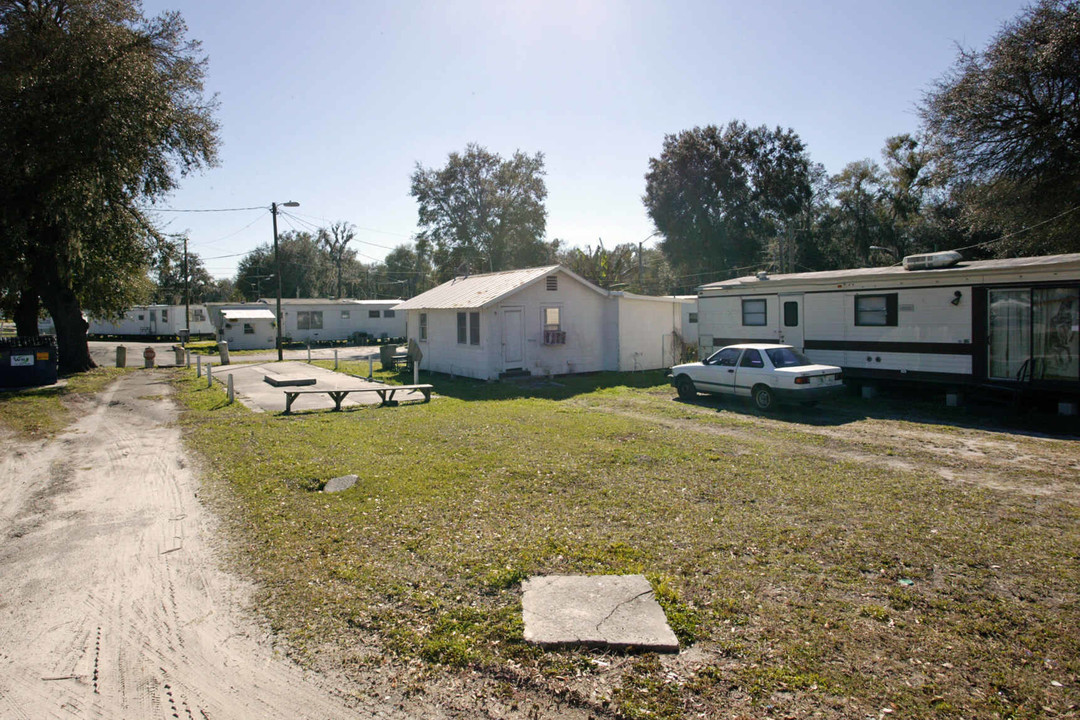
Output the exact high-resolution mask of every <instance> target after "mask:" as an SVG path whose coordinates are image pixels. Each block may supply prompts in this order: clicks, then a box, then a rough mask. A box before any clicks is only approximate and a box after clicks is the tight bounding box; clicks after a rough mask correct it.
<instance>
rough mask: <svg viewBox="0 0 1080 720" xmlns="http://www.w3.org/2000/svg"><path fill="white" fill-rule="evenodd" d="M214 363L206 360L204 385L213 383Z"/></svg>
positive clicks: (207, 385)
mask: <svg viewBox="0 0 1080 720" xmlns="http://www.w3.org/2000/svg"><path fill="white" fill-rule="evenodd" d="M213 367H214V363H212V362H210V361H209V360H207V361H206V387H210V386H212V385H213V384H214V371H213V369H212V368H213Z"/></svg>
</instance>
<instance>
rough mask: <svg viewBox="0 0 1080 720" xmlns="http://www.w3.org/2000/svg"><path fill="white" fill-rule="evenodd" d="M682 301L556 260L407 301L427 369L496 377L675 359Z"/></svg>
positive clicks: (638, 366)
mask: <svg viewBox="0 0 1080 720" xmlns="http://www.w3.org/2000/svg"><path fill="white" fill-rule="evenodd" d="M682 305H683V303H682V301H680V300H678V299H677V298H674V297H649V296H644V295H633V294H630V293H623V292H613V291H609V290H604V289H603V288H600V287H598V286H596V285H594V284H592V283H590V282H589V281H587V280H585V279H584V278H582V277H581V276H579V275H577V274H575V273H573V272H571V271H570V270H567V269H566V268H563V267H560V266H558V265H550V266H545V267H539V268H527V269H523V270H509V271H506V272H498V273H487V274H483V275H471V276H466V277H457V278H454V279H453V280H451V281H449V282H446V283H443V284H442V285H440V286H439V287H436V288H434V289H432V290H429V291H427V292H425V293H423V294H421V295H418V296H416V297H414V298H412V299H411V300H406V301H405V302H403V303H401V304H400V305H398V306H397V308H396V310H398V311H400V312H404V313H407V334H408V338H409V339H410V340H415V341H416V342H417V343H418V344H419V346H420V349H421V350H422V352H423V360H422V361H421V367H423V368H424V369H425V370H432V371H435V372H445V373H451V374H455V375H464V376H466V377H472V378H477V379H480V380H491V379H495V378H499V377H502V376H512V375H563V374H569V373H582V372H594V371H598V370H628V371H632V370H650V369H657V368H662V367H668V366H670V365H672V364H674V363H675V362H676V360H677V357H676V353H677V342H676V339H677V335H678V334H679V333H680V332H681V327H682Z"/></svg>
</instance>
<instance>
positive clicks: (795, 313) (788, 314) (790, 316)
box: [784, 300, 799, 327]
mask: <svg viewBox="0 0 1080 720" xmlns="http://www.w3.org/2000/svg"><path fill="white" fill-rule="evenodd" d="M784 327H799V303H797V302H795V301H794V300H788V301H787V302H785V303H784Z"/></svg>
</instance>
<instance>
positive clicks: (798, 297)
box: [776, 293, 803, 352]
mask: <svg viewBox="0 0 1080 720" xmlns="http://www.w3.org/2000/svg"><path fill="white" fill-rule="evenodd" d="M802 311H803V296H802V293H792V294H790V295H780V312H779V313H778V315H779V316H780V317H779V322H780V331H779V332H778V333H777V335H776V336H777V337H778V338H779V339H780V342H782V343H786V344H788V345H791V346H792V347H793V348H795V349H796V350H798V351H800V352H801V351H802V349H803V316H802Z"/></svg>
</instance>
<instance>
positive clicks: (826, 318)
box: [698, 286, 972, 375]
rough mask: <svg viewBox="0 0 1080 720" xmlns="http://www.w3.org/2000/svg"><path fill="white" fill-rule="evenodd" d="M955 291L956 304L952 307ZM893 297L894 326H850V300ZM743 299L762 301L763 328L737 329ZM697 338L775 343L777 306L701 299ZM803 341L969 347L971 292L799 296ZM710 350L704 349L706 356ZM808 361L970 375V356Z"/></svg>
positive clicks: (837, 356) (857, 355)
mask: <svg viewBox="0 0 1080 720" xmlns="http://www.w3.org/2000/svg"><path fill="white" fill-rule="evenodd" d="M957 290H959V291H960V293H961V301H960V303H959V305H953V304H952V302H951V301H952V300H953V297H954V293H955V292H956V291H957ZM893 292H895V293H896V295H897V325H896V326H895V327H868V326H856V325H855V296H856V295H874V294H890V293H893ZM743 298H765V300H766V312H767V318H766V325H765V326H764V327H761V326H755V327H745V326H743V324H742V300H743ZM698 307H699V316H698V318H699V323H698V325H699V333H700V335H701V336H703V337H704V336H708V337H710V338H716V340H717V341H718V342H720V341H725V340H729V339H737V340H757V341H761V342H776V341H777V328H778V325H779V317H778V313H779V308H780V302H779V298H778V297H777V296H776V295H745V296H730V297H704V298H699V299H698ZM803 332H804V342H809V341H813V340H833V341H848V342H860V341H861V342H868V343H872V342H892V343H911V342H920V343H947V344H952V343H956V344H970V343H971V341H972V328H971V287H970V286H946V287H932V288H912V289H904V288H901V289H898V290H883V291H876V290H870V289H867V290H859V291H837V292H825V293H814V292H808V293H806V294H805V295H804V296H803ZM711 349H712V347H711V346H710V347H703V348H702V352H703V354H708V353H709V352H710V351H711ZM806 354H807V355H808V356H809V357H810V358H811V359H813V360H816V361H818V362H822V363H829V364H833V365H842V366H845V367H851V368H866V369H874V370H906V371H909V372H916V371H918V372H937V373H960V374H964V375H967V374H970V373H971V369H972V368H971V364H972V360H971V356H970V355H946V354H931V353H895V352H876V351H875V352H861V351H842V350H815V349H810V350H807V353H806Z"/></svg>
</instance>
